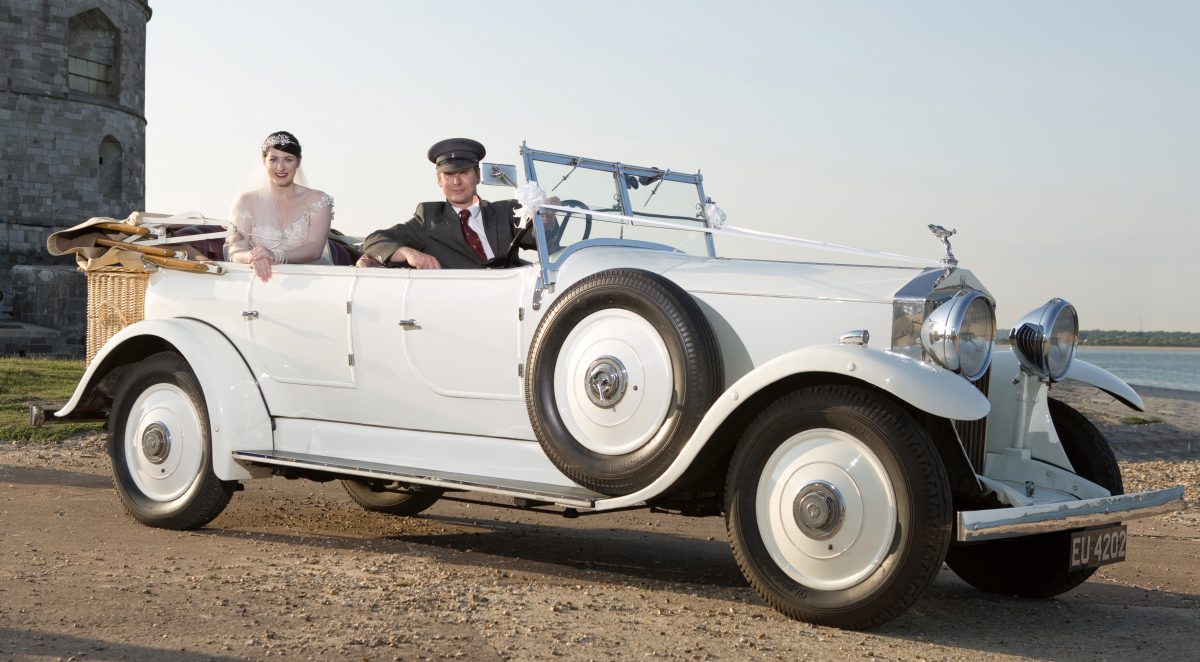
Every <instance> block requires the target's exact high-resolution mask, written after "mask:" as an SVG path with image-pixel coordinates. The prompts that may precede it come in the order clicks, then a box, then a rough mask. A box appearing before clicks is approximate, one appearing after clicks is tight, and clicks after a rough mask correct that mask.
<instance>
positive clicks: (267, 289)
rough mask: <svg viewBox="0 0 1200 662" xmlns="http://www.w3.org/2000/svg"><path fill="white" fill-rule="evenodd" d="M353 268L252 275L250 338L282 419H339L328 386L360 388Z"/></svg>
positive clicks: (248, 306) (271, 400)
mask: <svg viewBox="0 0 1200 662" xmlns="http://www.w3.org/2000/svg"><path fill="white" fill-rule="evenodd" d="M354 281H355V270H354V269H345V268H332V267H326V268H319V267H307V266H300V265H297V266H289V267H276V268H275V270H274V273H273V274H272V276H271V280H270V281H268V282H265V283H264V282H262V281H261V280H259V279H257V278H251V279H250V284H249V288H248V292H247V301H246V310H245V312H244V313H243V317H244V318H245V319H246V327H247V337H248V338H249V341H250V344H251V346H252V348H253V352H254V356H255V358H257V362H258V364H259V366H260V370H261V377H265V379H264V378H260V380H259V382H260V385H261V386H262V389H263V395H264V396H265V397H266V398H267V401H268V404H269V405H270V407H271V411H272V413H273V414H274V415H277V416H303V417H306V418H318V419H326V420H336V419H337V418H338V417H339V416H338V414H337V413H336V411H335V407H334V406H333V403H334V400H335V399H334V398H330V397H329V395H328V393H329V391H330V390H331V389H353V388H355V387H356V385H357V384H356V373H355V366H354V345H353V343H352V338H351V335H350V312H349V309H350V301H351V298H352V297H353V291H354Z"/></svg>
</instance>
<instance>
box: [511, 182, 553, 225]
mask: <svg viewBox="0 0 1200 662" xmlns="http://www.w3.org/2000/svg"><path fill="white" fill-rule="evenodd" d="M516 198H517V202H519V203H521V207H520V209H514V210H513V216H516V217H517V218H519V219H521V227H525V226H526V225H527V224H528V223H529V222H530V221H532V220H533V217H534V216H535V215H537V213H538V210H540V209H541V208H542V205H544V204H546V200H547V198H546V191H545V189H543V188H542V187H541V185H539V184H538V183H537V182H525V183H524V184H521V185H520V186H518V187H517V195H516Z"/></svg>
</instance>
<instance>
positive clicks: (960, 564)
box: [946, 399, 1125, 598]
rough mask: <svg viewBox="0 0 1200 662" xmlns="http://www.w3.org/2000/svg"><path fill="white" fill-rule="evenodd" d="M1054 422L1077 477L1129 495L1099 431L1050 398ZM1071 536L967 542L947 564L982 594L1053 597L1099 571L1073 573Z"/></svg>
mask: <svg viewBox="0 0 1200 662" xmlns="http://www.w3.org/2000/svg"><path fill="white" fill-rule="evenodd" d="M1048 405H1049V407H1050V418H1051V420H1052V421H1053V422H1054V429H1055V431H1056V432H1057V433H1058V437H1059V439H1060V440H1061V441H1062V445H1063V450H1064V451H1066V454H1067V459H1068V460H1070V461H1071V466H1072V467H1074V468H1075V473H1077V474H1079V475H1080V476H1082V477H1084V478H1086V479H1088V480H1090V481H1092V482H1093V483H1096V484H1097V485H1100V486H1102V487H1104V488H1106V489H1107V490H1108V491H1109V492H1111V493H1113V494H1124V493H1125V489H1124V485H1123V483H1122V482H1121V468H1120V466H1119V465H1118V464H1117V458H1116V456H1114V455H1113V452H1112V448H1111V447H1110V446H1109V445H1108V441H1107V440H1106V439H1105V438H1104V435H1103V434H1101V432H1100V430H1098V429H1096V426H1095V425H1093V424H1092V422H1091V421H1089V420H1088V419H1087V418H1086V417H1085V416H1084V415H1083V414H1080V413H1079V412H1078V411H1075V409H1073V408H1072V407H1071V406H1070V405H1068V404H1066V403H1064V402H1060V401H1058V400H1054V399H1051V400H1049V402H1048ZM1070 549H1071V532H1070V531H1056V532H1054V533H1044V534H1042V535H1037V536H1023V537H1020V538H1004V539H1001V540H988V541H984V542H976V543H965V544H960V545H955V546H953V547H951V548H950V551H949V552H948V553H947V555H946V565H948V566H950V569H951V570H953V571H954V572H955V574H957V575H958V576H959V577H961V578H962V579H963V581H965V582H967V583H968V584H970V585H972V586H974V587H975V588H977V589H979V590H981V591H987V592H989V593H1000V594H1002V595H1016V596H1020V597H1023V598H1049V597H1053V596H1056V595H1060V594H1062V593H1066V592H1067V591H1069V590H1071V589H1073V588H1075V587H1076V586H1079V585H1080V584H1082V583H1083V582H1085V581H1087V579H1088V578H1089V577H1091V576H1092V573H1094V572H1095V571H1096V569H1095V568H1081V569H1079V570H1074V571H1072V570H1069V569H1068V554H1069V553H1070Z"/></svg>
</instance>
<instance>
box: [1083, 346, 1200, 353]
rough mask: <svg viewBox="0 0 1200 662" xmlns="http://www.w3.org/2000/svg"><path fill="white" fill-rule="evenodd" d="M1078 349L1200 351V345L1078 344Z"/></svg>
mask: <svg viewBox="0 0 1200 662" xmlns="http://www.w3.org/2000/svg"><path fill="white" fill-rule="evenodd" d="M1076 349H1132V350H1150V351H1155V352H1157V351H1162V350H1183V351H1186V352H1195V351H1200V347H1193V346H1180V347H1175V346H1172V345H1076Z"/></svg>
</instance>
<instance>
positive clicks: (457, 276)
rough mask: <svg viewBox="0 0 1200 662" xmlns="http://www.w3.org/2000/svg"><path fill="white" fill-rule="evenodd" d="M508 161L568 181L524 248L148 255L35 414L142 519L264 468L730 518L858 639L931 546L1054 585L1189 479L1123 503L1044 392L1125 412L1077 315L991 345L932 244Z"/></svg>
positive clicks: (753, 551)
mask: <svg viewBox="0 0 1200 662" xmlns="http://www.w3.org/2000/svg"><path fill="white" fill-rule="evenodd" d="M522 157H523V168H524V173H523V174H524V179H525V180H526V182H527V184H525V187H528V186H530V184H529V183H532V182H537V183H540V185H541V186H544V187H546V189H548V190H549V189H551V188H553V194H554V195H556V196H558V197H560V198H562V202H561V203H559V204H555V205H549V204H547V203H546V202H545V197H544V196H539V195H532V196H529V195H527V194H528V192H529V190H530V189H528V188H526V189H525V192H526V198H527V199H526V205H527V207H537V206H539V205H540V206H541V208H543V209H550V210H553V211H555V212H556V214H557V219H556V222H555V223H553V224H544V223H541V222H532V223H528V225H527V226H526V231H528V232H534V233H536V237H537V245H538V248H537V250H536V252H535V253H529V254H526V255H524V256H522V255H520V254H518V253H517V251H516V249H514V250H513V251H512V253H511V255H509V256H506V257H505V259H504V260H502V264H499V265H497V266H498V267H499V268H490V269H472V270H429V271H418V270H410V269H365V268H354V267H346V266H316V265H278V266H276V267H275V269H274V275H273V277H272V278H271V280H270V281H269V282H265V283H264V282H262V281H260V280H258V279H257V278H255V277H254V272H253V271H252V270H251V269H250V268H249V267H247V266H245V265H239V264H221V265H219V266H220V268H219V269H209V270H208V273H197V272H189V271H181V270H173V269H165V268H154V267H151V269H152V273H151V275H150V277H149V285H148V289H147V291H146V298H145V310H144V314H145V315H144V316H145V319H144V321H140V322H137V323H135V324H132V325H130V326H127V327H125V328H124V329H123V330H121V331H120V332H119V333H117V334H116V335H114V336H113V337H112V338H111V339H110V340H108V342H107V343H106V344H105V345H104V346H103V348H102V349H101V350H100V351H99V352H98V353H97V354H96V356H95V358H94V360H92V362H91V364H90V365H89V366H88V368H87V372H86V374H85V375H84V377H83V379H82V381H81V383H80V384H79V387H78V389H77V390H76V392H75V394H74V396H73V398H72V399H71V401H70V402H69V403H67V404H66V405H65V406H63V407H62V408H61V409H60V410H59V411H57V412H56V414H55V416H56V417H58V419H60V420H65V419H72V418H105V419H106V420H107V421H108V426H109V430H110V447H109V450H110V453H111V456H112V465H113V471H114V476H115V483H116V485H117V488H118V492H119V494H120V496H121V499H122V501H123V502H124V504H125V506H126V508H127V509H128V511H129V512H130V513H131V514H132V515H133V516H134V517H136V518H137V519H138V520H140V521H142V522H144V523H146V524H148V525H151V526H159V527H167V528H180V529H187V528H196V527H201V526H203V525H205V524H206V523H208V522H209V521H211V520H212V519H213V518H214V517H216V516H217V515H218V514H219V513H220V512H221V510H222V509H223V508H224V506H225V505H226V504H227V503H228V501H229V499H230V498H231V495H232V494H233V492H234V491H235V487H236V486H237V483H238V482H239V481H244V480H250V479H254V478H262V477H268V476H271V475H286V476H292V477H302V478H312V479H316V480H329V479H340V480H343V481H344V484H345V486H346V489H347V491H348V492H349V495H350V496H351V497H352V498H353V499H354V500H355V501H357V502H358V503H359V504H361V505H362V506H364V507H366V508H369V509H372V510H379V511H383V512H389V513H393V514H396V515H413V514H416V513H418V512H420V511H422V510H423V509H425V508H428V507H429V506H430V505H432V504H433V503H434V502H436V501H437V500H438V499H439V498H455V497H457V496H459V495H460V494H461V493H462V492H463V491H467V492H472V491H473V492H477V493H487V494H491V495H499V496H501V497H504V498H505V499H511V500H512V501H511V504H512V505H514V506H516V507H524V508H539V509H543V510H549V511H557V512H562V513H565V514H570V515H576V514H588V513H601V512H604V511H611V510H614V509H623V508H629V507H637V506H646V507H649V506H654V507H657V508H660V509H663V510H668V511H675V512H679V513H681V514H684V515H698V516H704V515H713V516H717V515H723V516H724V517H725V518H726V521H727V526H728V531H729V537H730V542H731V545H732V548H733V553H734V555H735V557H736V559H737V562H738V564H739V565H740V567H741V568H742V570H743V571H744V573H745V575H746V577H747V579H748V580H749V581H750V583H751V584H752V585H753V586H754V587H755V588H756V589H757V590H758V591H759V592H760V593H761V594H762V596H763V597H764V599H765V600H766V601H767V602H769V603H770V604H771V605H773V606H774V607H775V608H777V609H779V610H780V611H782V612H784V613H786V614H789V615H791V616H793V617H796V618H799V619H802V620H805V621H809V622H813V623H819V624H828V625H835V626H840V627H851V628H861V627H871V626H874V625H877V624H880V623H882V622H884V621H887V620H888V619H890V618H893V617H895V616H896V615H898V614H900V613H901V612H903V611H904V610H905V609H906V608H907V607H908V606H910V605H911V604H912V603H913V602H914V601H915V600H916V599H917V598H918V597H919V595H920V594H921V592H922V591H923V590H924V589H925V588H926V587H927V586H928V585H929V584H930V582H932V580H933V578H934V577H935V576H936V575H937V573H938V571H939V569H940V568H941V565H942V563H943V561H945V562H947V563H948V564H949V565H950V567H951V568H952V569H953V570H954V571H955V572H956V573H958V574H959V575H960V576H961V577H963V578H964V579H965V580H966V581H968V582H970V583H971V584H973V585H975V586H977V587H979V588H980V589H983V590H987V591H994V592H998V593H1005V594H1011V595H1021V596H1030V597H1038V596H1041V597H1044V596H1051V595H1057V594H1059V593H1062V592H1064V591H1067V590H1069V589H1071V588H1073V587H1074V586H1076V585H1078V584H1079V583H1080V582H1082V581H1084V580H1085V579H1086V578H1087V577H1088V576H1089V575H1090V574H1091V573H1092V572H1093V571H1094V569H1095V567H1096V566H1097V565H1098V564H1101V563H1106V562H1112V561H1117V560H1121V559H1123V558H1124V541H1125V539H1124V535H1125V534H1124V527H1123V525H1122V524H1121V522H1123V521H1125V520H1128V519H1131V518H1135V517H1143V516H1147V515H1151V514H1155V513H1159V512H1163V511H1165V510H1167V509H1171V508H1178V507H1180V505H1181V503H1182V488H1174V489H1171V490H1163V491H1158V492H1145V493H1139V494H1123V489H1122V483H1121V475H1120V471H1119V468H1118V466H1117V463H1116V461H1115V459H1114V457H1113V453H1112V451H1111V450H1110V448H1109V446H1108V445H1107V443H1106V442H1105V440H1104V438H1103V436H1102V435H1101V434H1100V432H1099V431H1098V430H1097V428H1096V427H1094V426H1093V425H1092V424H1091V423H1089V422H1088V420H1087V419H1085V418H1084V417H1083V416H1082V415H1080V414H1079V413H1078V412H1076V411H1075V410H1073V409H1072V408H1071V407H1069V406H1068V405H1066V404H1064V403H1062V402H1060V401H1058V400H1055V399H1054V398H1053V397H1052V395H1053V393H1052V391H1051V390H1050V387H1051V386H1052V385H1053V384H1054V383H1055V382H1058V381H1061V380H1066V379H1074V380H1077V381H1081V382H1085V383H1087V384H1091V385H1093V386H1095V387H1097V388H1099V389H1102V390H1103V391H1106V392H1108V393H1110V394H1111V395H1112V396H1113V397H1115V398H1117V399H1119V400H1121V401H1122V402H1124V403H1126V404H1128V405H1129V406H1130V407H1132V408H1134V409H1140V408H1141V400H1140V398H1139V397H1138V395H1137V394H1136V393H1135V392H1134V391H1133V390H1132V389H1131V388H1130V387H1129V386H1127V385H1126V384H1125V383H1123V382H1122V381H1121V380H1119V379H1117V378H1116V377H1114V376H1113V375H1111V374H1109V373H1107V372H1105V371H1104V370H1102V369H1100V368H1098V367H1096V366H1092V365H1089V364H1086V363H1084V362H1082V361H1080V360H1078V359H1076V358H1075V357H1074V348H1075V342H1076V335H1077V326H1078V323H1077V321H1076V314H1075V310H1074V308H1073V307H1072V306H1071V305H1070V304H1068V303H1066V302H1065V301H1062V300H1059V299H1050V300H1049V301H1048V303H1047V304H1045V305H1044V306H1042V307H1040V308H1038V309H1036V310H1034V311H1031V313H1030V314H1029V315H1028V316H1026V317H1025V318H1023V319H1021V320H1018V321H1016V322H1015V323H1014V324H1013V331H1012V337H1011V344H1010V345H1008V346H1001V347H999V348H997V346H996V337H995V336H996V321H995V314H994V310H995V305H994V304H995V302H994V300H993V298H992V295H991V294H989V292H988V290H987V289H985V287H984V285H983V283H982V282H981V281H980V280H979V279H978V278H976V276H975V275H974V274H972V273H971V272H970V271H968V270H966V269H962V268H960V267H959V266H958V264H957V262H956V261H955V260H954V258H953V255H952V254H951V253H950V251H949V247H950V244H949V239H948V237H949V235H950V234H951V232H949V231H943V230H942V229H941V228H933V229H934V231H935V234H937V235H938V237H940V238H941V239H942V241H943V242H944V244H945V252H946V256H945V257H944V258H943V259H941V260H940V261H933V262H932V263H920V262H919V261H918V263H917V264H915V265H914V264H911V263H904V264H901V265H899V266H897V265H896V264H888V261H889V258H894V257H897V256H887V255H882V254H877V255H874V256H870V255H865V252H860V253H863V254H864V257H863V259H861V260H859V259H855V260H851V261H853V262H859V263H853V264H848V263H846V260H845V259H844V258H843V257H839V261H836V262H835V261H830V262H786V261H773V260H744V259H726V258H721V257H718V256H717V255H716V241H715V240H714V237H716V238H717V239H719V238H720V237H721V235H722V234H724V233H739V236H742V237H748V236H753V235H755V234H762V233H752V232H747V231H738V230H736V229H733V228H729V227H724V226H723V225H722V224H723V219H724V214H723V212H721V211H720V209H719V208H717V207H716V206H715V205H712V204H711V201H710V200H709V199H708V198H707V197H706V195H705V193H704V189H703V182H702V178H701V176H700V175H699V174H681V173H678V172H674V171H669V170H662V169H657V168H642V167H633V166H628V165H624V164H620V163H613V162H604V161H598V160H593V159H587V158H582V157H574V156H568V155H563V154H556V153H550V152H543V151H539V150H534V149H530V148H527V147H523V148H522ZM509 168H511V167H509ZM484 169H485V172H484V175H485V177H486V178H487V179H489V180H490V179H494V178H496V177H498V178H500V179H504V180H508V181H510V182H512V180H514V179H519V178H518V177H516V172H515V168H511V169H510V170H507V171H506V169H505V167H502V166H492V165H488V164H485V165H484ZM506 172H507V173H508V174H505V173H506ZM536 189H537V187H534V190H535V193H536ZM547 192H549V191H547ZM770 239H772V240H779V241H787V240H786V239H784V238H779V237H774V236H771V237H770ZM933 241H934V240H933V239H931V244H933ZM832 248H834V249H835V250H842V248H843V247H832ZM842 252H843V253H845V252H847V251H846V250H842ZM850 252H853V251H850ZM868 258H870V259H868ZM879 262H883V264H878V263H879ZM893 262H895V260H893Z"/></svg>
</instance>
